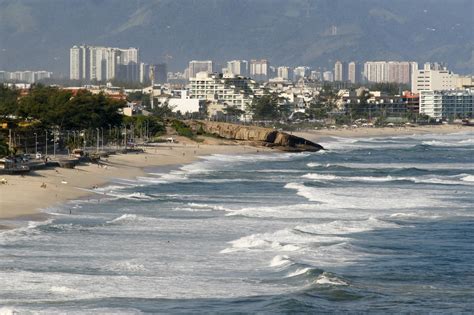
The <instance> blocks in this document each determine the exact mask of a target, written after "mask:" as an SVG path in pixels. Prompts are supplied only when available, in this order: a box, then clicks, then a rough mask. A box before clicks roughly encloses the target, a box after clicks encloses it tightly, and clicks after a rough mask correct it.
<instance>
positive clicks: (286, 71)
mask: <svg viewBox="0 0 474 315" xmlns="http://www.w3.org/2000/svg"><path fill="white" fill-rule="evenodd" d="M291 74H292V73H291V68H290V67H278V68H277V76H278V77H279V78H282V79H284V80H291V79H292V78H291V77H292V76H291Z"/></svg>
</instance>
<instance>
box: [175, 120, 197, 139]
mask: <svg viewBox="0 0 474 315" xmlns="http://www.w3.org/2000/svg"><path fill="white" fill-rule="evenodd" d="M171 127H173V129H174V130H176V133H177V134H178V135H180V136H183V137H186V138H189V139H193V140H194V139H195V138H196V135H195V134H194V133H193V131H192V129H191V127H189V126H188V125H186V124H185V123H184V122H183V121H181V120H177V119H175V120H173V121H172V122H171Z"/></svg>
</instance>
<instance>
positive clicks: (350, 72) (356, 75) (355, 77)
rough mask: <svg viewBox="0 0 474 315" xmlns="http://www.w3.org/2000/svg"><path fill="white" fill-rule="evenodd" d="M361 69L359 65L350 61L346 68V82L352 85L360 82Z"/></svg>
mask: <svg viewBox="0 0 474 315" xmlns="http://www.w3.org/2000/svg"><path fill="white" fill-rule="evenodd" d="M360 75H361V69H360V64H359V63H357V62H355V61H351V62H349V64H348V66H347V80H348V81H349V82H351V83H353V84H355V83H359V82H360Z"/></svg>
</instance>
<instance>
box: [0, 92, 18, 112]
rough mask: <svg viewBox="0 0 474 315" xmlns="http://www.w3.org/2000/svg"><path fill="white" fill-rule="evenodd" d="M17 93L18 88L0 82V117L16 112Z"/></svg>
mask: <svg viewBox="0 0 474 315" xmlns="http://www.w3.org/2000/svg"><path fill="white" fill-rule="evenodd" d="M18 95H19V93H18V90H15V89H11V88H9V87H7V86H4V85H3V84H0V117H2V116H3V117H6V116H8V115H12V114H15V113H16V112H17V110H18V101H17V99H18Z"/></svg>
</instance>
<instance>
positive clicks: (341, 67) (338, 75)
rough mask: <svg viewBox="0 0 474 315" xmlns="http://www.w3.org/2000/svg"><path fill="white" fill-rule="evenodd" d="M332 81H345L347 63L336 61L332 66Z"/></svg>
mask: <svg viewBox="0 0 474 315" xmlns="http://www.w3.org/2000/svg"><path fill="white" fill-rule="evenodd" d="M334 81H337V82H344V81H347V63H345V62H342V61H339V60H338V61H336V63H335V64H334Z"/></svg>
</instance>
